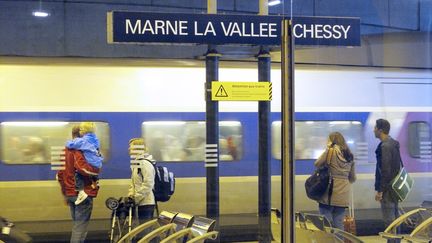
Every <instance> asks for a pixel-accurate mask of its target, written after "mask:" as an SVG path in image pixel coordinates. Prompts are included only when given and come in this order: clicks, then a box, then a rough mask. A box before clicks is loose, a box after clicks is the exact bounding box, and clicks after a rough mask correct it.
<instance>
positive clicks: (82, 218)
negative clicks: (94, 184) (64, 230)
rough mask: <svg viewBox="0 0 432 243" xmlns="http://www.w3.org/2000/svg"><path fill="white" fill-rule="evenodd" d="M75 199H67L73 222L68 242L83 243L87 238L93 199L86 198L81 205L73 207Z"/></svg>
mask: <svg viewBox="0 0 432 243" xmlns="http://www.w3.org/2000/svg"><path fill="white" fill-rule="evenodd" d="M76 198H77V197H68V198H67V202H68V204H69V208H70V213H71V217H72V221H73V226H72V234H71V239H70V242H71V243H83V242H84V241H85V239H86V236H87V226H88V224H89V221H90V216H91V213H92V209H93V198H92V197H87V198H86V199H85V200H84V201H83V202H82V203H80V204H78V205H75V200H76Z"/></svg>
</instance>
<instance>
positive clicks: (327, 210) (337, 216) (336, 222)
mask: <svg viewBox="0 0 432 243" xmlns="http://www.w3.org/2000/svg"><path fill="white" fill-rule="evenodd" d="M319 212H320V214H321V215H324V216H325V217H326V218H327V219H328V220H329V221H330V223H331V224H332V226H333V227H335V228H338V229H341V230H344V224H343V219H344V217H345V208H344V207H338V206H330V205H325V204H321V203H320V204H319Z"/></svg>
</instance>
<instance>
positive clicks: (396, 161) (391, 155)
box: [375, 136, 401, 192]
mask: <svg viewBox="0 0 432 243" xmlns="http://www.w3.org/2000/svg"><path fill="white" fill-rule="evenodd" d="M375 154H376V159H377V164H376V169H375V191H378V192H385V191H387V190H389V189H391V181H392V180H393V178H395V176H396V175H397V174H398V173H399V169H400V167H401V157H400V153H399V142H398V141H396V140H394V139H393V138H391V137H390V136H389V137H388V139H387V140H385V141H381V143H380V144H378V147H377V149H376V150H375Z"/></svg>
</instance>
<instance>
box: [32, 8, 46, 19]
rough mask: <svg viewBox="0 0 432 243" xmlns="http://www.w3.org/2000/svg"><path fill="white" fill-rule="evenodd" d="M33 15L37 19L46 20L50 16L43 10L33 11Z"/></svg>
mask: <svg viewBox="0 0 432 243" xmlns="http://www.w3.org/2000/svg"><path fill="white" fill-rule="evenodd" d="M32 15H33V16H35V17H40V18H45V17H48V16H49V13H48V12H45V11H43V10H38V11H33V13H32Z"/></svg>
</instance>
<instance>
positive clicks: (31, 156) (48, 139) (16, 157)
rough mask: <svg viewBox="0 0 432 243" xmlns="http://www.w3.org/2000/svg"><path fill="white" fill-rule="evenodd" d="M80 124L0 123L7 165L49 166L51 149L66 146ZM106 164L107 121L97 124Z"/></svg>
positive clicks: (0, 156) (1, 156) (55, 122)
mask: <svg viewBox="0 0 432 243" xmlns="http://www.w3.org/2000/svg"><path fill="white" fill-rule="evenodd" d="M79 123H80V122H62V121H59V122H57V121H49V122H42V121H31V122H30V121H28V122H2V123H1V124H0V134H1V154H0V158H1V161H3V162H4V163H6V164H48V163H50V149H51V147H52V146H64V144H65V143H66V141H67V140H69V139H71V130H72V127H73V126H75V125H79ZM95 124H96V136H97V137H98V138H99V141H100V146H101V148H100V150H101V153H102V155H103V156H104V162H106V161H108V160H109V158H110V153H109V151H110V135H109V133H110V131H109V125H108V123H105V122H95Z"/></svg>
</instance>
